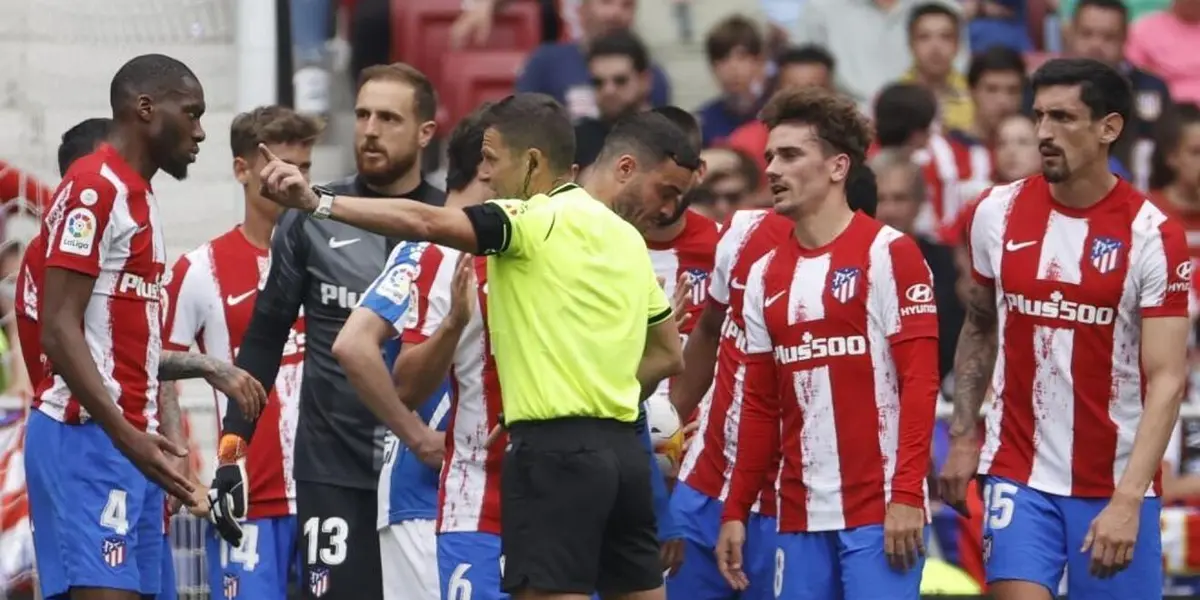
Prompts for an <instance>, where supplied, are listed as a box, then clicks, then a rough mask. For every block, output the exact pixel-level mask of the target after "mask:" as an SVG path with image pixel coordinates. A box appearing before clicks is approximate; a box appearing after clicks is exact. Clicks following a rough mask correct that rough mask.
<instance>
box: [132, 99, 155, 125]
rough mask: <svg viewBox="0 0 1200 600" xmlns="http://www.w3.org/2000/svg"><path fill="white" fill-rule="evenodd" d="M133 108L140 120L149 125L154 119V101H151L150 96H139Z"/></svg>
mask: <svg viewBox="0 0 1200 600" xmlns="http://www.w3.org/2000/svg"><path fill="white" fill-rule="evenodd" d="M133 107H134V110H135V111H136V112H137V116H138V118H139V119H141V120H143V121H145V122H147V123H149V122H150V121H151V120H153V119H154V100H151V99H150V96H147V95H145V94H140V95H138V97H137V100H135V101H134V104H133Z"/></svg>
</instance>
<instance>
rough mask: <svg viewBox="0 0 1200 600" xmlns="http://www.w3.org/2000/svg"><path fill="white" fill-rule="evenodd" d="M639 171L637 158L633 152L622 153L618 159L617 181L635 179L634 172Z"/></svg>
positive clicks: (622, 181) (623, 181)
mask: <svg viewBox="0 0 1200 600" xmlns="http://www.w3.org/2000/svg"><path fill="white" fill-rule="evenodd" d="M636 172H637V159H636V158H634V157H633V155H631V154H622V155H621V156H620V158H618V159H617V181H618V182H620V183H625V182H626V181H629V180H630V179H633V175H634V173H636Z"/></svg>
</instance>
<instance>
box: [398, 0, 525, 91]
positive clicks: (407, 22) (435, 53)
mask: <svg viewBox="0 0 1200 600" xmlns="http://www.w3.org/2000/svg"><path fill="white" fill-rule="evenodd" d="M461 13H462V0H421V1H420V2H412V1H411V0H392V60H401V61H404V62H407V63H408V64H410V65H412V66H414V67H416V68H418V69H420V70H421V72H422V73H425V75H426V76H427V77H429V79H430V81H432V82H433V84H434V86H435V87H437V88H438V89H441V86H442V83H443V81H444V77H443V73H444V71H443V70H442V65H443V64H444V61H443V57H444V56H445V55H446V53H447V52H450V51H451V50H450V27H451V25H453V24H454V20H455V19H457V18H458V16H459V14H461ZM541 28H542V24H541V12H540V8H539V6H538V4H537V3H536V2H526V1H522V2H513V3H510V4H508V5H507V6H505V8H504V9H503V10H501V11H500V12H499V13H497V15H496V19H495V22H494V25H493V27H492V35H491V39H489V40H488V43H487V45H486V46H484V47H482V48H472V49H478V50H521V51H525V52H528V51H530V50H533V49H534V48H536V47H537V45H538V44H539V43H540V42H541V36H542V32H541Z"/></svg>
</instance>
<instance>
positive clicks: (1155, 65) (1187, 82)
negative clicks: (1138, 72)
mask: <svg viewBox="0 0 1200 600" xmlns="http://www.w3.org/2000/svg"><path fill="white" fill-rule="evenodd" d="M1198 49H1200V0H1174V1H1173V2H1171V7H1170V8H1169V9H1167V10H1163V11H1159V12H1156V13H1154V14H1151V15H1147V16H1146V17H1145V18H1144V19H1141V20H1139V21H1137V22H1135V23H1134V24H1133V27H1132V29H1131V30H1130V32H1129V40H1128V41H1127V42H1126V44H1125V56H1126V57H1127V58H1128V59H1129V62H1131V63H1133V64H1134V65H1137V66H1138V67H1140V68H1142V69H1145V70H1147V71H1150V72H1153V73H1157V74H1158V75H1159V76H1160V77H1162V78H1163V79H1165V80H1166V81H1167V85H1169V86H1170V87H1171V94H1172V95H1173V96H1174V97H1175V98H1176V99H1177V100H1179V101H1181V102H1193V103H1200V50H1198Z"/></svg>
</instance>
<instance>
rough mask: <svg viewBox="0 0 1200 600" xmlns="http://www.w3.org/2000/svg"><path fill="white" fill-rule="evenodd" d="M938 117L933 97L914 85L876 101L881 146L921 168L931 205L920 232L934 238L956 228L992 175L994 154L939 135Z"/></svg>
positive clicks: (920, 221)
mask: <svg viewBox="0 0 1200 600" xmlns="http://www.w3.org/2000/svg"><path fill="white" fill-rule="evenodd" d="M936 115H937V99H935V98H934V96H933V92H930V91H929V90H928V89H926V88H924V87H921V86H919V85H916V84H912V83H896V84H892V85H890V86H888V87H886V88H884V89H883V91H882V92H880V93H879V97H878V98H877V99H876V101H875V138H876V144H877V147H878V148H896V149H899V150H900V151H903V152H906V153H908V154H909V156H910V157H911V160H912V161H913V162H914V163H916V165H917V166H919V167H921V170H922V173H923V175H924V177H925V184H926V186H927V193H926V197H927V201H926V202H925V203H924V204H923V205H922V210H921V214H920V215H919V216H918V217H917V224H916V226H915V230H916V231H918V232H920V233H922V234H925V235H929V236H931V238H936V237H937V236H940V235H941V233H940V231H941V230H942V229H943V228H945V227H947V226H950V225H952V224H953V223H954V221H955V220H956V219H957V218H958V215H959V213H960V212H961V211H962V209H963V208H964V207H966V206H967V205H968V204H970V203H971V202H972V201H974V200H975V198H976V197H977V196H978V195H979V193H980V192H982V191H983V190H984V189H986V188H987V187H988V186H989V185H990V184H991V176H992V173H991V157H990V155H989V152H988V150H987V149H986V148H984V147H983V146H981V145H978V144H973V145H968V144H964V143H963V142H961V141H959V140H957V139H954V138H951V137H947V136H945V135H943V134H941V133H938V132H936V131H935V127H934V118H935V116H936Z"/></svg>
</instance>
